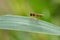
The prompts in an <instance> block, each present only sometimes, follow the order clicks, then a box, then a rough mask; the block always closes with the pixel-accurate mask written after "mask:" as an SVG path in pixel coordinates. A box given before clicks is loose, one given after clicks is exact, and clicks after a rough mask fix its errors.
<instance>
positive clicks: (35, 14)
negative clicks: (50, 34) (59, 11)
mask: <svg viewBox="0 0 60 40" xmlns="http://www.w3.org/2000/svg"><path fill="white" fill-rule="evenodd" d="M30 16H31V17H42V16H43V14H37V13H30Z"/></svg>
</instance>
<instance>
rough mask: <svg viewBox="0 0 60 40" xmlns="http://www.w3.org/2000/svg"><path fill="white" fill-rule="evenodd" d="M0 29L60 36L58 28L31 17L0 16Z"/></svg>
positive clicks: (59, 28)
mask: <svg viewBox="0 0 60 40" xmlns="http://www.w3.org/2000/svg"><path fill="white" fill-rule="evenodd" d="M0 29H7V30H17V31H26V32H34V33H43V34H50V35H60V27H58V26H55V25H53V24H51V23H48V22H45V21H42V20H38V19H35V18H31V17H24V16H16V15H3V16H0Z"/></svg>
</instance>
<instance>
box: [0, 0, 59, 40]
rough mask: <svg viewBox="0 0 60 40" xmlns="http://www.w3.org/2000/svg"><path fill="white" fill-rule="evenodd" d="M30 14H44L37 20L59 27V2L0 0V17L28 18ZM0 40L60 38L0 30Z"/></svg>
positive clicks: (48, 0)
mask: <svg viewBox="0 0 60 40" xmlns="http://www.w3.org/2000/svg"><path fill="white" fill-rule="evenodd" d="M30 12H35V13H39V14H44V16H43V17H42V18H39V19H40V20H44V21H47V22H50V23H53V24H55V25H58V26H60V0H0V15H6V14H8V15H9V14H12V15H19V16H27V17H29V13H30ZM5 33H6V34H5ZM3 34H4V35H3ZM0 40H60V37H59V36H54V35H46V34H38V33H29V32H22V31H21V32H19V31H11V30H8V31H7V32H6V31H4V30H0Z"/></svg>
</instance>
